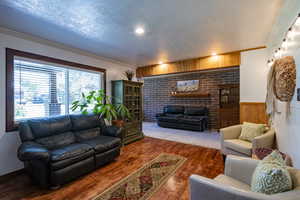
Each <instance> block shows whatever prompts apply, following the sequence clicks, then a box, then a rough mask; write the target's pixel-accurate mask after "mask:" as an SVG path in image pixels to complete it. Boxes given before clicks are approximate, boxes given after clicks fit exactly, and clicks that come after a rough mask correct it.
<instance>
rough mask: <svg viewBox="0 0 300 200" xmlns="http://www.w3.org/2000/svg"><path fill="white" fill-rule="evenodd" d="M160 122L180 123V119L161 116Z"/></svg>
mask: <svg viewBox="0 0 300 200" xmlns="http://www.w3.org/2000/svg"><path fill="white" fill-rule="evenodd" d="M158 120H159V121H160V122H169V123H178V122H179V121H178V118H177V117H176V116H161V117H158Z"/></svg>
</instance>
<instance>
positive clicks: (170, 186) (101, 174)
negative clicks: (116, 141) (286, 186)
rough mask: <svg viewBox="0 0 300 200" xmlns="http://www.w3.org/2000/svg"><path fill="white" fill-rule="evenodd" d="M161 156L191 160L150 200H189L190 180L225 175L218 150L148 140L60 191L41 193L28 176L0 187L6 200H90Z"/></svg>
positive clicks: (124, 149)
mask: <svg viewBox="0 0 300 200" xmlns="http://www.w3.org/2000/svg"><path fill="white" fill-rule="evenodd" d="M160 153H173V154H177V155H181V156H184V157H186V158H187V159H188V160H187V161H186V162H185V163H184V164H183V166H182V167H181V168H179V169H178V170H177V172H176V173H175V174H174V175H173V176H172V177H171V178H170V179H169V180H168V181H167V182H166V184H164V185H163V186H162V187H161V188H160V189H159V190H158V191H157V192H156V193H155V194H154V195H153V196H152V198H151V200H161V199H164V200H177V199H180V200H181V199H183V200H187V199H189V185H188V177H189V176H190V175H191V174H199V175H202V176H205V177H208V178H214V177H215V176H217V175H218V174H220V173H223V170H224V164H223V160H222V156H221V153H220V151H219V150H215V149H208V148H204V147H199V146H193V145H189V144H182V143H177V142H171V141H166V140H160V139H154V138H150V137H146V138H145V139H143V140H140V141H138V142H135V143H131V144H129V145H127V146H125V147H124V148H123V149H122V154H121V156H120V157H119V158H118V159H117V160H116V161H115V162H112V163H110V164H108V165H106V166H104V167H102V168H100V169H98V170H96V171H94V172H92V173H90V174H87V175H86V176H84V177H82V178H80V179H77V180H76V181H73V182H72V183H70V184H67V185H65V186H64V187H62V188H60V189H58V190H42V189H39V188H38V187H37V186H33V185H31V183H30V180H29V178H28V177H27V176H26V175H25V174H21V175H15V176H14V177H13V178H11V179H10V180H9V181H7V182H5V183H0V191H1V192H0V199H1V200H3V199H5V200H17V199H23V200H89V199H91V198H92V197H95V196H96V195H97V194H100V193H101V192H103V191H104V190H105V189H106V188H108V187H110V186H111V185H112V184H114V183H116V182H117V181H119V180H121V179H122V178H124V177H126V176H127V175H129V174H131V173H133V172H134V171H135V170H137V169H139V168H140V167H142V166H143V165H144V164H146V163H147V162H149V161H150V160H152V159H154V158H155V157H157V156H158V155H159V154H160Z"/></svg>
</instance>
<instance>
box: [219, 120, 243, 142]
mask: <svg viewBox="0 0 300 200" xmlns="http://www.w3.org/2000/svg"><path fill="white" fill-rule="evenodd" d="M241 131H242V125H240V124H239V125H235V126H229V127H226V128H222V129H220V134H221V139H222V140H229V139H237V138H239V136H240V135H241Z"/></svg>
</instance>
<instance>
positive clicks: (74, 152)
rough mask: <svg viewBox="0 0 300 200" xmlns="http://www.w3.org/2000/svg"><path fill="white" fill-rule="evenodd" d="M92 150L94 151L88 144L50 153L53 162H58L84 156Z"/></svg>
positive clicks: (75, 145) (62, 148) (70, 146)
mask: <svg viewBox="0 0 300 200" xmlns="http://www.w3.org/2000/svg"><path fill="white" fill-rule="evenodd" d="M90 150H92V147H91V146H89V145H87V144H82V143H74V144H70V145H68V146H65V147H61V148H58V149H54V150H52V151H51V152H50V154H51V155H50V157H51V161H52V162H56V161H60V160H65V159H69V158H73V157H77V156H80V155H81V154H84V153H86V152H88V151H90Z"/></svg>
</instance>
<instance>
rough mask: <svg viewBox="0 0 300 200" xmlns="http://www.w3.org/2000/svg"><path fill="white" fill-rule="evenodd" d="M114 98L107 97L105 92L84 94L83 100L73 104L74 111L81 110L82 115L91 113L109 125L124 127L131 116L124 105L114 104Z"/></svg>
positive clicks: (82, 95)
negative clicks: (112, 101) (112, 100)
mask: <svg viewBox="0 0 300 200" xmlns="http://www.w3.org/2000/svg"><path fill="white" fill-rule="evenodd" d="M112 98H113V97H109V96H106V94H105V92H104V90H98V91H91V92H89V93H88V94H87V95H86V94H84V93H82V94H81V99H80V100H77V101H74V102H73V103H72V107H71V109H72V111H76V110H78V109H79V110H80V112H81V113H82V114H88V113H90V112H92V113H94V114H95V115H98V116H99V117H100V118H103V119H104V120H105V123H106V124H107V125H112V124H114V125H116V126H118V127H122V126H123V124H124V121H125V120H127V119H131V114H130V112H129V110H128V108H127V107H126V106H125V105H124V104H112V103H111V99H112Z"/></svg>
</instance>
